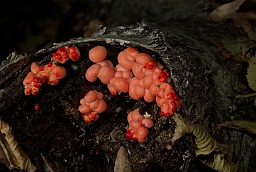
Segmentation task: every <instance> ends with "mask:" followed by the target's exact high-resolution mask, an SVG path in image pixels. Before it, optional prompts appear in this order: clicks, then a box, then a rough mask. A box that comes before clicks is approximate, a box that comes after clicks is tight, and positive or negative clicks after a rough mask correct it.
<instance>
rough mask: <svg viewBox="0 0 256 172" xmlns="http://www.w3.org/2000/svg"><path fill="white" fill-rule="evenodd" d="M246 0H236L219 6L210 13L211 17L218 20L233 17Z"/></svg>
mask: <svg viewBox="0 0 256 172" xmlns="http://www.w3.org/2000/svg"><path fill="white" fill-rule="evenodd" d="M245 1H246V0H235V1H232V2H229V3H226V4H223V5H221V6H219V7H217V8H216V9H215V10H213V11H212V12H211V13H210V17H211V19H213V20H214V21H216V22H219V21H224V20H227V19H229V18H232V15H233V14H234V12H235V11H236V10H238V9H239V7H240V6H241V5H242V4H243V3H244V2H245Z"/></svg>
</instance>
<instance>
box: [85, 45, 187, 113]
mask: <svg viewBox="0 0 256 172" xmlns="http://www.w3.org/2000/svg"><path fill="white" fill-rule="evenodd" d="M106 57H107V50H106V48H105V47H103V46H96V47H94V48H92V49H91V50H90V51H89V59H90V60H91V61H92V62H94V63H95V64H93V65H92V66H90V67H89V68H88V69H87V71H86V73H85V77H86V79H87V80H88V81H89V82H94V81H96V80H97V78H98V79H99V80H100V81H101V82H102V83H104V84H107V87H108V90H109V91H110V92H111V94H112V95H116V94H117V93H118V92H123V93H127V92H128V94H129V95H130V97H131V98H132V99H135V100H141V99H144V100H145V101H146V102H153V101H157V105H158V106H159V107H160V108H161V112H160V115H161V116H166V117H169V116H171V115H173V113H174V112H175V111H177V110H179V109H180V108H181V105H182V102H181V100H180V99H179V98H178V96H177V95H176V93H175V92H174V89H173V87H172V86H171V85H170V84H169V82H170V78H169V75H170V74H169V73H167V71H166V70H164V69H163V66H162V65H160V64H158V63H157V62H156V61H155V60H153V59H152V58H151V56H150V55H149V54H147V53H140V52H138V51H137V50H136V49H135V48H133V47H127V48H126V49H125V50H123V51H121V52H120V53H119V54H118V56H117V60H118V64H117V65H116V66H115V67H114V65H113V63H112V62H111V61H110V60H105V59H106Z"/></svg>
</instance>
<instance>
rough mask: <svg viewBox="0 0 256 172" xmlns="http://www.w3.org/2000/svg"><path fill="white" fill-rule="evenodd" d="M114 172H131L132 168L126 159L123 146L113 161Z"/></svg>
mask: <svg viewBox="0 0 256 172" xmlns="http://www.w3.org/2000/svg"><path fill="white" fill-rule="evenodd" d="M114 172H132V167H131V164H130V161H129V159H128V155H127V151H126V149H125V148H124V147H123V146H121V147H120V148H119V150H118V153H117V156H116V160H115V167H114Z"/></svg>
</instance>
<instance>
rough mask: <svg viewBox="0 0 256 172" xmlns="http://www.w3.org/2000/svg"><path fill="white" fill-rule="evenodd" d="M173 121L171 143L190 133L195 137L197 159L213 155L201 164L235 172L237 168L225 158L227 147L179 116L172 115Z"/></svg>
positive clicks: (221, 171) (201, 128)
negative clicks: (173, 128)
mask: <svg viewBox="0 0 256 172" xmlns="http://www.w3.org/2000/svg"><path fill="white" fill-rule="evenodd" d="M173 119H174V121H175V122H176V128H175V131H174V134H173V138H172V139H171V141H172V143H174V142H175V141H176V140H178V139H179V138H181V137H182V136H184V135H186V134H188V133H191V134H193V135H194V136H195V144H196V147H195V153H196V156H197V157H198V156H199V155H209V154H211V153H212V154H213V155H214V158H213V159H208V160H201V161H202V162H203V163H205V164H206V165H208V166H209V167H211V168H212V169H214V170H217V171H220V172H231V171H232V172H233V171H236V170H237V166H236V165H235V164H233V163H232V162H230V161H228V160H227V158H226V154H227V146H226V145H223V144H220V143H218V142H217V141H216V140H215V139H214V138H212V137H211V135H210V134H209V133H208V132H207V130H206V129H204V128H203V127H202V126H200V125H198V124H193V123H192V122H190V121H188V120H186V119H184V118H182V117H181V116H180V115H179V114H174V116H173ZM199 160H200V158H199Z"/></svg>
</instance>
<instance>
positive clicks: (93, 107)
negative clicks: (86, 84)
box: [78, 90, 107, 123]
mask: <svg viewBox="0 0 256 172" xmlns="http://www.w3.org/2000/svg"><path fill="white" fill-rule="evenodd" d="M78 110H79V111H80V113H81V114H82V116H83V118H84V121H85V122H86V123H91V122H92V121H97V120H98V119H99V113H103V112H104V111H106V110H107V103H106V102H105V100H104V99H103V94H102V93H101V92H98V91H96V90H91V91H89V92H88V93H86V94H85V96H84V97H83V98H82V99H81V100H80V106H79V107H78Z"/></svg>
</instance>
